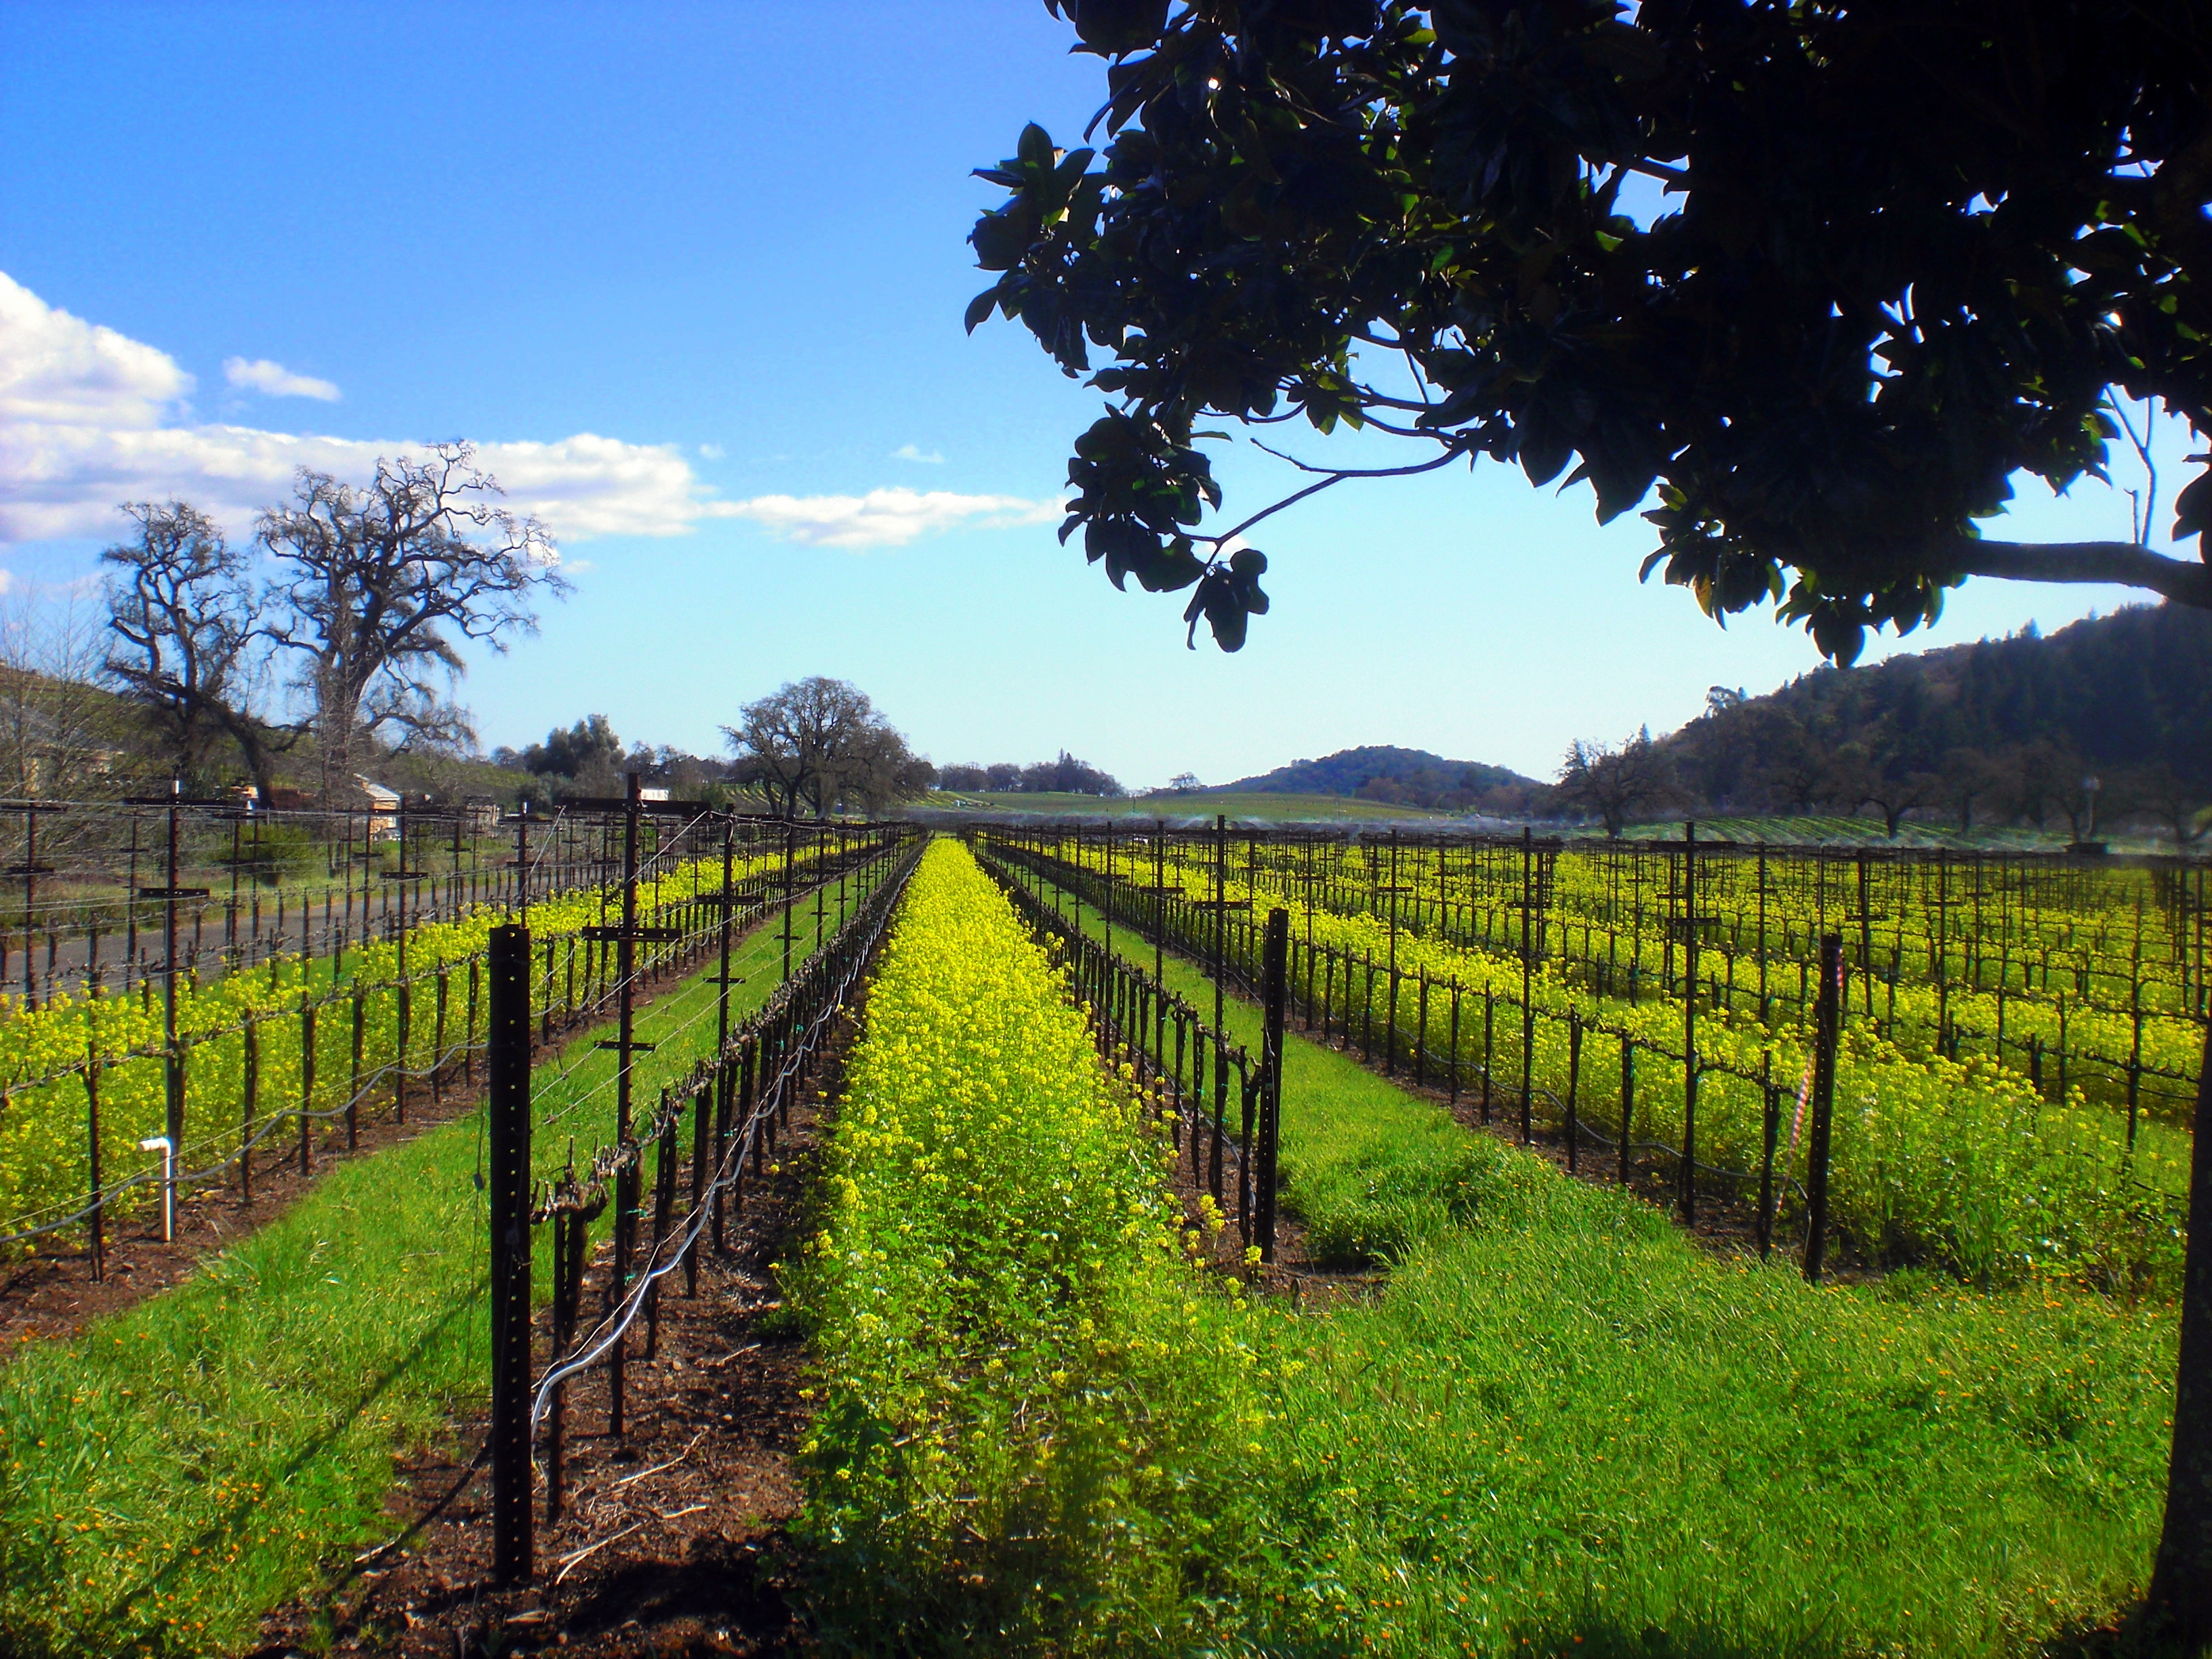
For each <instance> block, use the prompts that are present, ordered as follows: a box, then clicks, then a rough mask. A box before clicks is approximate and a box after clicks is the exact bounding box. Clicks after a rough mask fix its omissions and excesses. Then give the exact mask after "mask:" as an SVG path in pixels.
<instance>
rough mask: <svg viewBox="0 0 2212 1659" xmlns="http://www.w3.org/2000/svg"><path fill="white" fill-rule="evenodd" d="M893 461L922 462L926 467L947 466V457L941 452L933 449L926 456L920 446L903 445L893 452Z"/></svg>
mask: <svg viewBox="0 0 2212 1659" xmlns="http://www.w3.org/2000/svg"><path fill="white" fill-rule="evenodd" d="M891 459H893V460H895V461H920V462H921V464H922V465H925V466H943V465H945V455H944V453H943V452H942V451H941V450H935V449H933V450H931V451H930V452H929V453H927V454H926V455H925V454H924V453H922V450H921V445H920V444H901V445H900V446H899V447H897V448H896V449H894V450H893V451H891Z"/></svg>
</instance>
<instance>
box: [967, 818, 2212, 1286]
mask: <svg viewBox="0 0 2212 1659" xmlns="http://www.w3.org/2000/svg"><path fill="white" fill-rule="evenodd" d="M986 845H987V846H988V847H989V848H991V849H992V850H993V852H994V855H995V856H999V857H1001V858H1004V859H1006V860H1009V861H1011V862H1012V863H1014V864H1016V865H1018V866H1020V867H1022V868H1024V870H1027V871H1029V872H1032V873H1033V874H1034V875H1035V876H1036V878H1038V879H1040V880H1048V881H1050V882H1051V883H1053V884H1054V885H1055V886H1056V887H1057V888H1060V889H1064V890H1066V892H1067V894H1068V896H1069V899H1070V902H1072V903H1073V904H1077V905H1083V904H1087V905H1089V906H1091V908H1093V909H1094V910H1096V911H1097V914H1099V915H1101V916H1102V917H1103V918H1104V919H1105V920H1107V921H1109V923H1110V922H1112V921H1116V920H1118V921H1119V922H1120V924H1121V926H1122V927H1124V928H1131V929H1133V928H1143V929H1145V930H1146V931H1147V932H1148V933H1151V934H1152V935H1154V936H1156V937H1159V938H1164V939H1167V940H1168V941H1170V948H1175V949H1179V950H1182V951H1186V952H1188V953H1191V954H1194V955H1195V956H1197V957H1200V959H1203V960H1206V961H1209V962H1211V961H1214V960H1216V959H1217V957H1218V961H1219V962H1220V963H1221V964H1222V968H1223V970H1224V971H1225V972H1226V973H1229V974H1233V975H1237V976H1238V977H1239V978H1240V979H1241V980H1242V981H1243V982H1244V983H1247V984H1255V983H1256V982H1257V972H1258V962H1259V945H1258V933H1257V930H1256V929H1255V927H1254V926H1253V924H1252V923H1251V921H1249V912H1250V911H1251V910H1252V909H1253V908H1255V906H1267V905H1275V904H1280V905H1284V906H1285V907H1287V908H1289V910H1290V914H1291V947H1290V954H1291V961H1290V964H1289V969H1290V971H1289V977H1290V982H1291V987H1292V989H1293V991H1294V994H1295V996H1296V1000H1297V1002H1298V1004H1299V1006H1300V1011H1301V1013H1302V1015H1303V1018H1304V1024H1305V1025H1306V1027H1307V1028H1308V1029H1310V1030H1317V1031H1318V1032H1319V1034H1320V1035H1321V1036H1322V1037H1323V1038H1324V1039H1325V1040H1327V1039H1332V1038H1333V1039H1334V1040H1337V1041H1340V1042H1346V1043H1347V1044H1349V1045H1351V1046H1352V1047H1353V1048H1356V1049H1357V1051H1358V1053H1359V1054H1360V1055H1361V1057H1362V1058H1363V1060H1368V1061H1370V1062H1372V1063H1374V1064H1376V1065H1377V1066H1381V1067H1382V1068H1383V1070H1384V1071H1385V1072H1386V1073H1392V1074H1401V1073H1402V1074H1404V1075H1407V1077H1408V1078H1409V1079H1411V1080H1412V1081H1413V1083H1414V1084H1415V1085H1417V1086H1425V1085H1435V1086H1437V1087H1439V1088H1441V1089H1442V1090H1443V1091H1444V1092H1445V1093H1446V1095H1447V1097H1448V1098H1449V1100H1450V1101H1452V1102H1453V1103H1457V1102H1458V1101H1459V1100H1460V1099H1461V1097H1462V1096H1467V1097H1471V1098H1472V1100H1473V1101H1474V1103H1475V1104H1476V1108H1477V1110H1478V1112H1479V1114H1480V1117H1481V1118H1482V1120H1483V1121H1489V1120H1490V1119H1491V1118H1492V1115H1500V1116H1510V1117H1511V1118H1512V1119H1514V1120H1516V1121H1517V1123H1518V1126H1519V1129H1520V1133H1521V1138H1522V1139H1530V1138H1531V1137H1532V1136H1533V1134H1534V1133H1535V1132H1536V1130H1537V1129H1538V1128H1539V1127H1541V1128H1542V1130H1543V1131H1544V1132H1545V1133H1547V1135H1553V1136H1556V1137H1558V1138H1559V1139H1560V1140H1561V1141H1562V1143H1563V1150H1564V1152H1565V1159H1566V1162H1567V1164H1568V1166H1569V1167H1570V1168H1571V1169H1579V1170H1584V1171H1587V1172H1600V1171H1602V1172H1608V1173H1611V1174H1613V1175H1614V1176H1616V1177H1617V1178H1618V1179H1619V1180H1620V1182H1623V1183H1624V1184H1625V1183H1626V1182H1628V1181H1629V1180H1630V1179H1631V1177H1632V1173H1633V1172H1634V1171H1635V1170H1638V1169H1639V1168H1642V1169H1649V1168H1650V1167H1651V1166H1653V1165H1655V1164H1656V1166H1657V1170H1658V1172H1659V1173H1660V1174H1661V1175H1662V1176H1663V1178H1664V1179H1665V1180H1666V1182H1667V1183H1668V1186H1669V1187H1670V1188H1672V1189H1673V1196H1674V1202H1675V1203H1676V1204H1677V1205H1678V1206H1679V1208H1680V1212H1681V1214H1682V1215H1683V1216H1684V1218H1686V1219H1689V1220H1692V1221H1694V1220H1695V1218H1696V1217H1697V1214H1698V1206H1699V1201H1700V1199H1701V1197H1702V1198H1703V1200H1705V1202H1707V1203H1708V1204H1710V1203H1712V1202H1714V1201H1716V1200H1732V1201H1735V1202H1736V1203H1738V1204H1739V1205H1748V1206H1749V1207H1750V1208H1751V1210H1752V1211H1753V1225H1755V1228H1756V1230H1757V1232H1758V1235H1759V1238H1760V1240H1761V1241H1762V1243H1771V1239H1772V1237H1773V1236H1774V1234H1775V1232H1776V1230H1777V1229H1778V1228H1787V1227H1789V1226H1790V1225H1793V1224H1796V1223H1800V1222H1802V1218H1803V1217H1804V1212H1805V1211H1806V1209H1807V1208H1808V1197H1809V1194H1808V1191H1807V1186H1806V1182H1807V1177H1808V1173H1809V1170H1808V1164H1809V1161H1810V1158H1811V1156H1812V1148H1811V1145H1810V1137H1809V1136H1808V1134H1807V1133H1806V1132H1807V1130H1808V1127H1809V1126H1808V1105H1809V1104H1810V1101H1809V1098H1808V1097H1809V1096H1810V1094H1811V1092H1812V1088H1811V1085H1812V1081H1813V1073H1814V1065H1813V1060H1814V1047H1815V1044H1814V1024H1815V1018H1814V1016H1815V1014H1816V1012H1817V1010H1816V1003H1817V1001H1818V996H1817V987H1818V986H1819V984H1820V978H1819V975H1820V968H1819V963H1820V941H1821V940H1822V939H1824V938H1832V939H1835V940H1836V941H1837V944H1838V950H1837V951H1836V953H1835V955H1834V956H1832V957H1831V962H1832V969H1831V973H1832V980H1833V990H1834V992H1835V1004H1836V1015H1837V1023H1838V1044H1837V1053H1836V1056H1835V1060H1834V1077H1833V1085H1832V1087H1833V1098H1834V1103H1835V1109H1834V1112H1833V1117H1832V1137H1833V1139H1832V1146H1831V1148H1830V1152H1829V1165H1828V1170H1827V1177H1828V1182H1829V1186H1828V1190H1827V1194H1826V1197H1827V1200H1828V1205H1829V1206H1830V1216H1831V1218H1832V1224H1833V1225H1836V1226H1838V1227H1839V1228H1840V1229H1841V1230H1842V1231H1843V1232H1844V1235H1845V1237H1847V1239H1848V1240H1849V1242H1850V1244H1851V1245H1852V1246H1853V1248H1854V1249H1856V1250H1857V1253H1858V1254H1859V1255H1860V1256H1861V1257H1862V1259H1863V1260H1865V1261H1869V1262H1870V1263H1873V1264H1875V1265H1881V1266H1907V1265H1913V1264H1917V1263H1923V1262H1924V1263H1929V1264H1931V1265H1936V1266H1938V1267H1942V1268H1944V1269H1946V1270H1948V1271H1950V1272H1953V1273H1958V1274H1960V1275H1961V1276H1963V1277H1966V1278H1967V1279H1972V1281H1974V1282H1977V1283H1982V1284H1991V1283H2000V1282H2009V1281H2012V1280H2015V1279H2020V1278H2022V1277H2026V1276H2043V1277H2051V1276H2057V1277H2062V1278H2070V1279H2075V1280H2076V1281H2077V1282H2081V1283H2083V1284H2087V1285H2095V1286H2097V1287H2099V1288H2102V1289H2106V1290H2112V1291H2132V1290H2137V1289H2156V1290H2159V1291H2160V1293H2161V1294H2171V1293H2172V1290H2173V1289H2174V1287H2175V1285H2176V1283H2177V1275H2178V1273H2179V1264H2180V1249H2181V1243H2182V1229H2181V1222H2182V1214H2183V1203H2184V1198H2185V1191H2186V1182H2187V1172H2188V1167H2189V1152H2188V1135H2187V1131H2186V1123H2187V1111H2188V1106H2189V1103H2190V1101H2191V1099H2193V1097H2194V1094H2195V1091H2196V1088H2197V1071H2198V1067H2199V1065H2200V1063H2201V1049H2202V1044H2203V1035H2202V1032H2203V1009H2204V1006H2205V999H2206V989H2205V980H2204V971H2205V963H2206V950H2207V943H2208V933H2207V924H2206V913H2205V911H2204V909H2203V900H2204V890H2205V889H2204V881H2205V872H2204V871H2203V868H2202V867H2201V866H2174V867H2172V868H2162V867H2154V868H2152V869H2150V870H2148V871H2124V872H2111V873H2105V872H2090V871H2084V870H2082V869H2081V868H2079V867H2078V866H2069V865H2068V864H2066V863H2063V862H2062V863H2057V864H2055V865H2054V864H2053V863H2051V861H2048V860H2042V861H2024V860H1994V859H1968V860H1963V861H1954V860H1952V859H1950V858H1948V857H1945V856H1941V855H1939V856H1937V857H1936V858H1932V859H1928V860H1904V859H1897V860H1887V861H1877V860H1875V858H1874V857H1873V856H1872V855H1871V854H1866V853H1859V854H1855V855H1846V856H1843V857H1835V856H1832V855H1830V854H1826V853H1823V852H1819V851H1815V852H1813V853H1810V854H1806V855H1802V856H1796V855H1792V854H1788V853H1779V854H1778V853H1773V852H1771V851H1770V850H1768V849H1765V848H1760V849H1756V850H1752V849H1743V848H1733V847H1727V846H1721V847H1715V846H1712V845H1711V844H1710V843H1699V842H1695V841H1694V840H1686V841H1684V842H1680V843H1677V844H1676V845H1675V846H1674V847H1673V848H1665V847H1661V848H1654V847H1652V846H1651V845H1650V843H1636V844H1632V845H1630V846H1627V847H1625V848H1624V847H1609V846H1601V847H1599V848H1588V849H1585V848H1576V847H1573V846H1572V845H1571V844H1570V845H1569V846H1566V847H1561V846H1559V845H1558V844H1549V845H1547V844H1541V843H1538V842H1535V841H1534V839H1533V837H1532V838H1528V839H1527V840H1524V841H1520V842H1488V843H1486V842H1479V841H1466V840H1462V841H1461V842H1456V843H1453V842H1431V843H1428V844H1423V843H1420V842H1411V843H1409V842H1407V841H1404V840H1401V839H1400V838H1398V837H1396V836H1389V837H1383V838H1377V839H1370V840H1366V841H1364V842H1361V843H1357V844H1355V843H1349V842H1343V841H1327V840H1322V839H1321V838H1317V837H1314V836H1295V837H1287V838H1285V837H1265V838H1263V837H1262V836H1260V835H1258V834H1256V833H1244V834H1240V835H1238V836H1237V837H1235V838H1234V842H1233V844H1232V841H1231V837H1230V836H1229V835H1228V833H1227V830H1226V828H1225V827H1224V828H1223V829H1220V830H1219V831H1218V833H1216V834H1214V835H1197V836H1173V835H1162V834H1158V833H1155V834H1154V835H1153V836H1148V837H1144V838H1141V839H1139V838H1133V837H1120V836H1113V835H1109V834H1102V833H1100V832H1097V831H1090V832H1062V831H1046V832H1021V831H1013V832H1000V831H993V832H989V833H988V835H987V836H986ZM1877 921H1879V922H1880V923H1881V932H1880V933H1879V934H1878V933H1877V932H1876V923H1877ZM1846 929H1848V931H1846Z"/></svg>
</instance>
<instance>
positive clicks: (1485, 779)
mask: <svg viewBox="0 0 2212 1659" xmlns="http://www.w3.org/2000/svg"><path fill="white" fill-rule="evenodd" d="M1544 787H1545V786H1544V785H1543V784H1541V783H1540V782H1539V781H1536V780H1535V779H1534V778H1528V777H1523V776H1522V775H1521V774H1519V773H1518V772H1515V771H1512V770H1510V769H1507V768H1505V767H1503V766H1492V765H1488V764H1486V763H1484V762H1481V761H1460V760H1447V759H1446V758H1445V757H1443V756H1442V755H1432V754H1431V753H1429V752H1428V751H1427V750H1423V749H1401V748H1398V747H1396V746H1395V745H1394V744H1367V745H1364V746H1363V747H1361V748H1358V749H1340V750H1337V751H1336V753H1334V754H1333V755H1324V756H1323V757H1321V758H1320V759H1319V760H1297V761H1292V762H1291V763H1290V764H1289V765H1287V766H1279V767H1277V768H1276V769H1274V770H1273V771H1272V772H1263V773H1261V774H1260V775H1258V776H1256V777H1249V778H1239V779H1238V780H1237V781H1235V782H1234V783H1225V784H1219V785H1216V786H1214V787H1212V788H1209V789H1206V790H1202V791H1200V792H1199V793H1204V794H1261V795H1333V796H1338V797H1340V798H1343V799H1350V800H1364V801H1374V802H1376V803H1379V804H1381V805H1391V806H1425V807H1431V808H1435V809H1437V810H1441V811H1460V812H1465V811H1486V812H1495V813H1498V814H1500V815H1510V814H1513V813H1518V812H1524V811H1528V807H1529V805H1530V804H1531V802H1532V801H1533V800H1534V798H1535V796H1536V795H1537V793H1540V792H1541V791H1542V790H1543V789H1544Z"/></svg>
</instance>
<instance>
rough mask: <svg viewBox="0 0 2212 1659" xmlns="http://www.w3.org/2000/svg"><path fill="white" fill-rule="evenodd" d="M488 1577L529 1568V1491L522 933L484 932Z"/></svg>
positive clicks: (514, 928)
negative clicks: (487, 938)
mask: <svg viewBox="0 0 2212 1659" xmlns="http://www.w3.org/2000/svg"><path fill="white" fill-rule="evenodd" d="M489 1037H490V1043H489V1049H490V1052H489V1054H488V1055H487V1057H486V1058H487V1064H488V1069H489V1073H490V1100H489V1116H490V1119H491V1124H490V1131H491V1205H490V1210H491V1486H492V1573H493V1576H494V1577H495V1579H496V1580H497V1581H498V1582H499V1583H501V1584H513V1583H521V1582H522V1581H524V1580H526V1579H527V1578H529V1577H531V1574H532V1570H533V1564H532V1559H531V1557H532V1550H531V1490H530V1255H531V1248H530V930H529V929H527V928H526V927H520V926H518V925H516V924H513V923H506V924H502V925H501V926H500V927H495V928H493V929H492V931H491V1027H490V1031H489Z"/></svg>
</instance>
